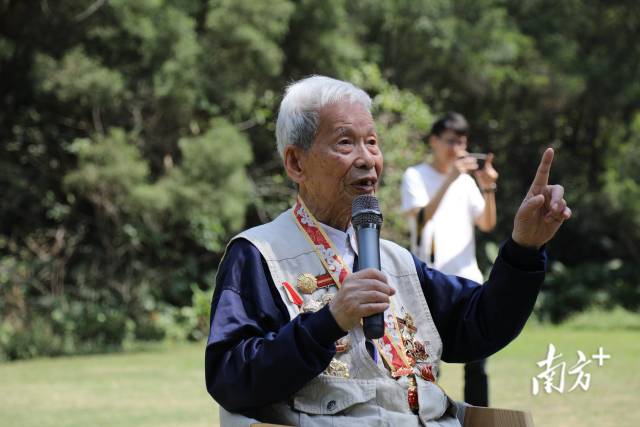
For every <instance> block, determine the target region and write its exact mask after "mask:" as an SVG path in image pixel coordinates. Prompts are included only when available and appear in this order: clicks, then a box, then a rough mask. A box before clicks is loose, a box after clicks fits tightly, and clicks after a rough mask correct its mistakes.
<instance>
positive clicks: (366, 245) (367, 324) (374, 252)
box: [356, 224, 384, 339]
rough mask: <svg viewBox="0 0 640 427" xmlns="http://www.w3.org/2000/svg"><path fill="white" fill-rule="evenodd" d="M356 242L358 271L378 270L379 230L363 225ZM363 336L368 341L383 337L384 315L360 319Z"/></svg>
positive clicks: (373, 226) (358, 230)
mask: <svg viewBox="0 0 640 427" xmlns="http://www.w3.org/2000/svg"><path fill="white" fill-rule="evenodd" d="M356 238H357V240H358V270H363V269H365V268H375V269H377V270H380V229H379V228H378V227H376V226H375V225H374V224H364V225H362V226H360V227H358V229H357V230H356ZM362 329H363V330H364V336H365V337H366V338H368V339H376V338H381V337H382V336H383V335H384V313H376V314H372V315H371V316H367V317H365V318H363V319H362Z"/></svg>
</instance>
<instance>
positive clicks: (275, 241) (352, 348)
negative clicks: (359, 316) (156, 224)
mask: <svg viewBox="0 0 640 427" xmlns="http://www.w3.org/2000/svg"><path fill="white" fill-rule="evenodd" d="M238 238H244V239H247V240H248V241H250V242H251V243H252V244H253V245H254V246H255V247H256V248H257V249H258V250H259V251H260V253H261V254H262V256H263V258H264V259H265V261H266V263H267V266H268V267H269V273H270V274H271V277H272V279H273V282H274V284H275V286H276V288H277V289H278V290H279V292H280V296H281V298H282V301H283V302H284V304H285V305H286V307H287V309H288V311H289V316H290V317H291V319H293V318H294V317H296V316H297V315H298V314H300V309H299V308H298V306H296V305H295V304H294V303H293V302H292V301H291V300H290V298H289V297H288V296H287V294H286V292H285V289H284V287H283V286H282V283H283V282H285V281H287V282H288V283H290V284H291V285H292V286H295V284H296V282H297V278H298V276H299V275H300V274H302V273H310V274H312V275H313V276H319V275H322V274H325V273H326V271H325V269H324V267H323V265H322V263H321V262H320V260H319V259H318V257H317V255H316V253H315V252H314V250H313V248H312V247H311V244H310V243H309V242H308V241H307V240H306V238H305V236H304V235H303V233H302V232H301V231H300V229H299V228H298V226H297V224H296V222H295V219H294V218H293V215H292V213H291V209H290V210H288V211H286V212H284V213H282V214H281V215H280V216H278V217H277V218H276V219H275V220H274V221H272V222H270V223H268V224H264V225H261V226H258V227H255V228H252V229H249V230H247V231H245V232H243V233H241V234H239V235H238V236H236V237H235V238H234V239H238ZM380 261H381V266H382V271H383V272H384V273H385V274H386V276H387V278H388V283H389V285H390V286H392V287H393V288H394V289H395V290H396V294H395V295H394V297H393V307H394V309H395V313H396V315H397V316H398V317H401V318H402V317H404V314H405V313H409V314H410V316H411V317H412V319H413V321H414V324H415V325H416V326H417V332H416V335H415V337H416V338H417V339H418V340H420V342H422V343H423V344H424V346H425V348H426V350H427V353H428V355H429V356H428V361H429V362H430V363H432V364H433V366H434V367H435V366H437V365H438V361H439V359H440V355H441V354H442V341H441V339H440V336H439V334H438V331H437V330H436V327H435V325H434V323H433V319H432V318H431V313H430V312H429V307H428V306H427V303H426V300H425V297H424V294H423V292H422V289H421V287H420V283H419V281H418V276H417V273H416V268H415V264H414V262H413V258H412V256H411V254H410V253H409V252H408V251H407V250H405V249H403V248H401V247H400V246H398V245H396V244H394V243H392V242H389V241H387V240H381V241H380ZM335 292H337V288H336V287H335V286H330V287H328V288H320V289H318V290H316V291H315V292H314V293H312V294H310V295H309V294H302V293H301V294H300V295H301V296H302V297H303V299H304V301H305V303H308V302H310V301H322V300H323V298H322V297H323V296H324V295H326V294H332V293H335ZM325 300H326V297H325ZM389 312H390V310H387V312H386V313H385V315H388V314H389ZM348 342H349V350H348V351H346V352H343V353H340V354H337V355H336V358H335V359H334V360H338V361H339V362H343V363H342V364H340V365H342V366H344V364H346V366H347V367H348V375H349V376H348V378H345V377H343V376H336V375H332V374H331V371H330V369H328V370H326V371H325V372H323V373H322V374H320V375H319V376H318V377H316V378H315V379H313V380H312V381H310V382H309V383H307V384H306V385H305V386H304V387H303V388H302V389H301V390H299V391H298V392H297V393H296V394H295V395H294V396H292V398H291V400H290V401H289V402H283V403H279V404H276V405H273V406H271V407H269V408H265V410H264V414H262V415H261V418H262V419H261V420H262V421H267V422H278V423H284V424H291V425H297V426H300V425H302V426H304V425H313V426H325V425H327V426H330V425H340V426H343V425H344V426H351V425H353V426H356V425H357V426H360V427H361V426H366V425H375V426H378V425H390V426H395V425H402V426H405V425H406V426H412V425H415V426H419V425H426V426H429V427H431V426H460V423H459V422H458V420H457V418H456V417H455V412H456V408H455V405H452V402H451V401H450V399H449V398H448V397H447V396H446V394H445V393H444V392H443V391H442V389H441V388H440V387H438V386H437V385H436V384H435V383H433V382H429V381H425V380H423V379H422V378H420V377H419V376H418V375H416V381H417V386H418V399H419V406H420V409H419V413H418V414H417V415H415V414H413V412H411V410H410V409H409V404H408V400H407V388H408V379H407V377H401V378H399V379H397V380H396V379H394V378H393V377H392V376H391V375H390V373H389V371H388V370H387V369H386V368H385V367H384V366H383V365H382V363H378V364H376V362H374V360H373V359H372V358H371V356H370V355H369V353H368V352H367V350H366V347H365V338H364V335H363V331H362V327H361V326H358V327H356V328H354V329H352V330H351V331H349V334H348ZM379 356H380V355H379ZM434 374H435V372H434ZM283 375H286V373H283Z"/></svg>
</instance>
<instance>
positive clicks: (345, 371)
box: [324, 359, 349, 378]
mask: <svg viewBox="0 0 640 427" xmlns="http://www.w3.org/2000/svg"><path fill="white" fill-rule="evenodd" d="M324 372H325V373H326V374H327V375H332V376H334V377H342V378H349V366H347V364H346V363H344V362H341V361H339V360H338V359H331V362H330V363H329V366H327V369H325V371H324Z"/></svg>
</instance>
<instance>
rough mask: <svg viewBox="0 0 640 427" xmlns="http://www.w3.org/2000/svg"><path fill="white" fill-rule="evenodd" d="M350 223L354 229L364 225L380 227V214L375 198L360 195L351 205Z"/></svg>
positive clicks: (369, 195)
mask: <svg viewBox="0 0 640 427" xmlns="http://www.w3.org/2000/svg"><path fill="white" fill-rule="evenodd" d="M351 223H352V224H353V226H354V227H355V228H357V227H359V226H361V225H364V224H374V225H376V226H378V227H379V226H381V225H382V212H380V203H378V199H377V198H376V196H373V195H371V194H362V195H360V196H357V197H356V198H355V199H353V202H352V203H351Z"/></svg>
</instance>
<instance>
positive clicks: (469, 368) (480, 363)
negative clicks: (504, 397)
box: [464, 359, 489, 406]
mask: <svg viewBox="0 0 640 427" xmlns="http://www.w3.org/2000/svg"><path fill="white" fill-rule="evenodd" d="M486 364H487V359H480V360H476V361H475V362H469V363H465V365H464V401H465V402H467V403H468V404H470V405H474V406H489V379H488V377H487V371H486V370H485V365H486Z"/></svg>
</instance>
